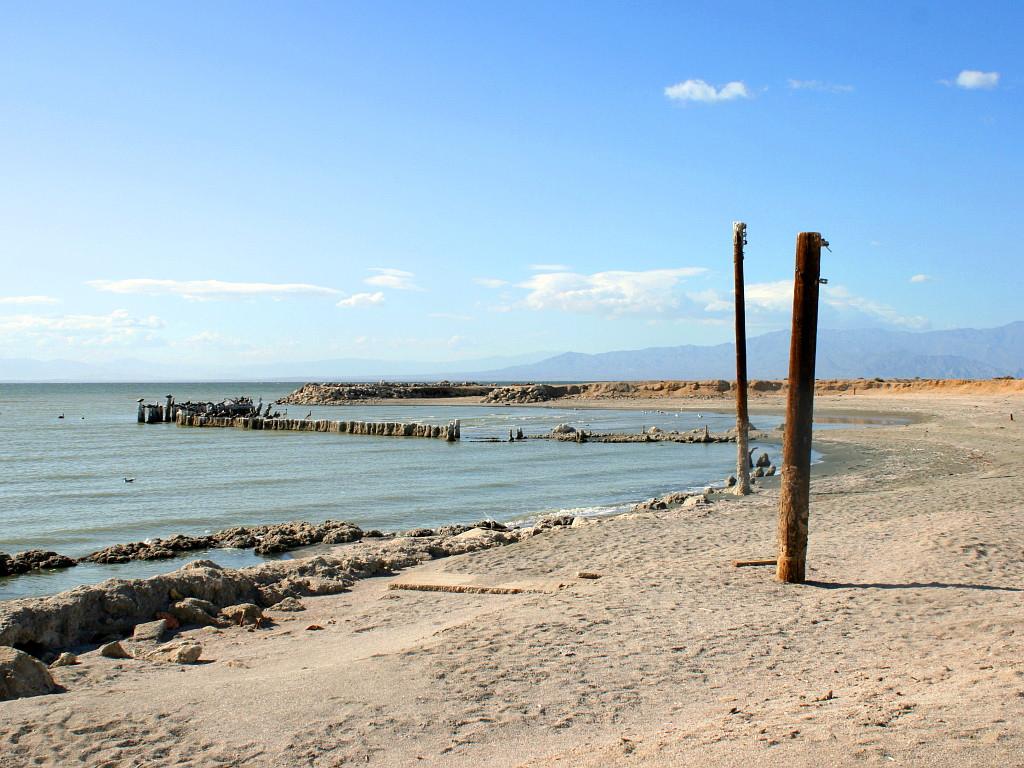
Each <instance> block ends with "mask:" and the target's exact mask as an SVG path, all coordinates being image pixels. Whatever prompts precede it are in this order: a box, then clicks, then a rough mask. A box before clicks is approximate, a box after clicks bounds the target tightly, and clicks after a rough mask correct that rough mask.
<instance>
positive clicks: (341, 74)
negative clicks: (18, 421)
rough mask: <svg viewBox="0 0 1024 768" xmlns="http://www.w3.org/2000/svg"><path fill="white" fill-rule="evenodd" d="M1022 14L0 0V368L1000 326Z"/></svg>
mask: <svg viewBox="0 0 1024 768" xmlns="http://www.w3.org/2000/svg"><path fill="white" fill-rule="evenodd" d="M1022 22H1024V5H1022V4H1020V3H976V4H964V3H960V2H957V3H897V4H893V3H881V2H877V3H876V2H859V3H843V4H840V3H821V4H810V3H808V4H802V3H786V4H781V3H779V4H772V3H720V2H717V3H712V2H708V3H685V4H684V3H643V4H633V3H628V4H627V3H599V2H586V3H574V2H560V3H539V2H524V3H504V4H499V3H480V2H476V3H468V2H467V3H444V2H438V3H397V2H385V3H288V4H285V3H277V4H269V3H267V4H252V3H237V4H233V3H227V2H225V3H216V4H189V3H179V4H174V5H173V6H172V5H164V6H157V5H156V4H137V3H133V4H127V3H126V4H118V3H93V4H86V3H66V4H62V3H46V2H42V3H19V4H15V3H3V4H0V167H2V169H3V171H2V174H0V175H2V178H3V182H2V184H0V265H2V267H3V274H4V279H3V283H2V285H0V358H5V357H6V358H12V357H32V358H37V359H49V358H70V359H78V360H111V359H118V358H125V357H133V358H142V359H149V360H153V361H161V362H165V363H167V362H171V363H173V362H176V361H186V360H187V361H220V362H253V361H257V362H258V361H262V360H312V359H319V358H333V357H364V358H383V359H391V360H401V359H416V360H459V359H470V358H476V357H483V356H492V355H517V354H521V353H530V352H535V351H538V350H550V351H564V350H569V349H572V350H577V351H585V352H596V351H605V350H610V349H623V348H639V347H646V346H655V345H674V344H683V343H717V342H720V341H725V340H728V339H729V338H730V336H731V332H732V331H731V317H732V315H731V312H732V306H731V293H730V288H731V279H732V278H731V270H732V261H731V228H732V221H733V220H736V219H741V220H744V221H746V222H747V223H748V226H749V241H750V243H749V246H748V254H747V261H746V270H747V281H748V285H749V288H748V300H749V301H750V310H749V312H750V318H749V319H750V328H749V332H750V333H751V334H756V333H759V332H763V331H768V330H775V329H778V328H785V327H788V322H789V320H788V310H789V304H788V302H789V301H790V299H789V291H790V287H789V282H788V281H789V279H790V277H791V274H792V270H793V246H794V242H795V237H796V234H797V233H798V232H799V231H801V230H816V231H821V232H822V233H823V234H824V236H825V237H826V238H828V240H829V241H830V242H831V244H832V253H826V254H825V258H824V260H823V270H822V272H823V275H825V276H826V277H828V278H829V281H830V282H829V286H828V288H827V289H825V292H824V293H823V301H824V302H825V303H824V306H823V311H822V325H823V326H829V327H868V326H885V327H892V328H903V329H939V328H951V327H961V326H973V327H986V326H995V325H1000V324H1003V323H1007V322H1010V321H1013V320H1018V319H1021V317H1022V315H1021V311H1020V309H1019V306H1020V295H1019V294H1020V292H1021V288H1022V287H1024V278H1022V277H1021V275H1022V268H1021V261H1022V260H1021V258H1020V250H1021V249H1020V245H1019V239H1018V238H1017V233H1016V231H1015V230H1016V226H1015V225H1016V222H1017V219H1018V218H1019V215H1020V209H1021V205H1020V202H1021V193H1020V180H1021V178H1024V173H1022V171H1024V167H1022V165H1024V145H1022V142H1021V141H1020V135H1021V133H1020V130H1021V129H1020V124H1021V117H1022V107H1021V72H1022V67H1021V63H1022V58H1024V55H1022V54H1021V52H1020V46H1019V40H1020V34H1021V31H1022V29H1024V23H1022Z"/></svg>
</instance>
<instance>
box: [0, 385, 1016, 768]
mask: <svg viewBox="0 0 1024 768" xmlns="http://www.w3.org/2000/svg"><path fill="white" fill-rule="evenodd" d="M552 405H555V406H556V407H565V406H566V405H567V404H566V403H553V404H552ZM580 405H582V404H580ZM605 405H611V406H614V407H616V408H621V407H624V406H625V407H635V408H641V409H645V408H646V409H651V410H669V409H671V408H678V407H686V408H688V409H698V410H700V409H703V410H713V409H715V408H716V404H715V403H714V402H712V401H706V400H702V401H700V402H699V403H694V402H693V401H683V402H678V403H677V402H673V401H672V400H671V399H659V400H657V401H656V402H655V401H637V402H632V403H628V404H627V402H625V401H623V400H621V399H616V400H614V401H613V402H608V403H605ZM572 407H577V404H575V403H574V404H573V405H572ZM717 407H718V408H722V407H729V403H728V401H721V402H719V403H718V405H717ZM763 407H770V408H778V407H781V400H776V401H775V402H772V403H762V402H761V401H759V402H758V403H756V404H754V405H753V407H752V420H753V421H754V422H755V423H756V414H757V413H758V411H759V409H760V408H763ZM817 407H818V413H820V414H822V415H828V414H830V413H845V414H852V415H858V414H862V415H870V414H878V413H884V414H896V415H902V416H905V417H907V418H910V419H912V423H910V424H907V425H903V426H882V427H872V428H870V429H857V430H838V431H824V432H821V433H820V434H819V436H818V440H817V442H816V447H817V448H818V449H819V450H821V451H823V452H824V454H825V457H826V461H825V463H824V464H822V465H819V466H818V467H816V468H815V471H814V473H813V476H814V480H813V483H812V498H811V501H812V507H811V540H810V551H809V565H810V571H809V578H811V579H812V580H813V581H812V582H811V583H808V584H805V585H800V586H794V585H781V584H778V583H777V582H775V581H774V580H773V578H772V576H773V574H772V572H771V569H768V568H742V569H736V568H733V567H732V566H731V561H732V560H733V559H736V558H759V557H772V556H773V555H774V550H775V543H774V542H775V512H776V507H777V502H778V498H777V490H776V483H777V481H774V480H773V481H769V482H766V483H764V484H763V485H761V486H759V487H758V489H757V493H756V494H755V495H753V496H752V497H748V498H745V499H738V498H732V497H727V498H720V499H718V500H716V501H715V503H714V504H712V505H710V506H708V507H704V508H697V509H683V510H670V511H656V512H645V513H639V514H629V515H622V516H619V517H616V518H607V519H601V520H597V521H594V522H591V523H588V524H586V525H583V526H582V527H576V528H570V529H559V530H553V531H550V532H547V533H544V534H542V535H540V536H536V537H534V538H531V539H528V540H526V541H523V542H521V543H518V544H515V545H512V546H509V547H503V548H499V549H494V550H488V551H486V552H480V553H475V554H471V555H466V556H459V557H454V558H449V559H445V560H439V561H435V562H431V563H428V564H426V565H424V566H421V567H419V568H416V569H412V570H409V571H405V572H403V573H402V574H400V575H399V576H398V577H397V578H399V579H408V578H419V579H423V580H430V579H431V578H434V579H438V578H448V579H452V578H469V579H472V580H473V582H474V583H480V584H499V583H507V582H512V581H517V580H518V581H522V580H534V581H536V582H543V583H546V584H549V583H551V582H555V583H556V584H557V583H562V584H564V585H565V586H563V587H562V588H561V589H556V590H554V591H541V592H527V593H521V594H503V595H497V594H467V593H443V592H442V593H439V592H418V591H415V592H414V591H396V590H390V589H388V587H389V583H390V582H391V581H393V578H392V577H389V578H378V579H371V580H367V581H363V582H359V583H357V584H356V585H355V586H354V587H353V588H352V590H351V591H350V592H348V593H345V594H342V595H334V596H325V597H317V598H305V599H304V600H303V602H304V603H305V604H306V606H307V608H308V610H306V611H305V612H302V613H294V614H276V615H274V617H275V619H276V620H277V624H276V626H274V627H272V628H269V629H261V630H257V631H254V632H249V631H246V630H245V629H242V628H231V629H224V630H217V629H203V630H192V631H190V632H188V633H187V634H189V635H194V636H195V637H197V638H198V639H200V641H201V642H202V643H203V646H204V653H203V656H204V658H205V659H208V660H209V661H208V662H207V663H205V664H198V665H194V666H172V665H163V664H157V663H153V662H147V661H137V660H112V659H106V658H101V657H99V656H98V655H96V654H86V655H84V656H83V657H82V662H83V663H82V664H81V665H79V666H75V667H65V668H61V669H58V670H55V671H54V675H55V677H56V678H57V679H58V681H59V682H61V683H62V684H63V685H65V686H66V687H67V689H68V691H67V692H66V693H64V694H60V695H56V696H45V697H39V698H34V699H22V700H18V701H13V702H0V766H2V767H3V768H8V766H27V765H62V766H63V765H85V766H136V765H145V766H163V765H168V766H170V765H175V766H221V765H224V766H226V765H239V766H241V765H250V766H251V765H258V766H263V765H266V766H340V765H367V764H369V765H382V766H385V765H386V766H412V765H416V766H423V765H436V766H466V767H469V766H474V767H475V766H530V767H531V768H540V767H541V766H544V767H548V766H551V767H554V766H580V767H586V768H591V767H592V768H597V767H598V766H602V767H604V766H618V765H623V766H630V765H643V766H680V765H702V766H706V765H712V766H719V765H720V766H733V765H739V764H747V765H755V766H756V765H782V764H785V765H792V766H821V765H829V764H832V765H874V764H878V765H892V764H896V765H934V766H962V765H977V766H988V765H992V766H996V765H1000V766H1004V765H1010V766H1013V765H1022V764H1024V758H1022V755H1024V725H1022V723H1024V619H1022V616H1024V614H1022V611H1021V606H1022V605H1024V527H1022V526H1021V525H1020V520H1021V519H1022V513H1024V492H1022V491H1024V487H1022V482H1021V480H1020V469H1021V465H1022V463H1024V423H1022V417H1024V396H1022V395H1019V394H1012V393H1011V394H988V395H984V394H983V395H944V396H934V395H917V394H913V395H898V396H883V395H870V396H865V397H863V398H861V397H850V396H837V397H825V398H819V400H818V403H817ZM1011 411H1013V412H1015V414H1016V416H1017V420H1016V421H1013V422H1011V421H1010V420H1009V413H1010V412H1011ZM580 571H588V572H593V573H596V574H600V576H601V578H599V579H579V578H577V576H578V573H579V572H580ZM311 624H317V625H320V626H322V627H323V628H324V629H323V630H322V631H307V630H306V629H305V627H307V626H309V625H311Z"/></svg>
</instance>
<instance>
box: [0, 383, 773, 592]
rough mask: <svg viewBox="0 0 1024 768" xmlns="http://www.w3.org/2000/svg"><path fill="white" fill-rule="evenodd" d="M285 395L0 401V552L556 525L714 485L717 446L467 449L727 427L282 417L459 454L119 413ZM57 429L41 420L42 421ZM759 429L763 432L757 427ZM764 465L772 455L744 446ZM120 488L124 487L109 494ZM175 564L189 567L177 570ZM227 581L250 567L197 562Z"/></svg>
mask: <svg viewBox="0 0 1024 768" xmlns="http://www.w3.org/2000/svg"><path fill="white" fill-rule="evenodd" d="M296 386H297V385H294V384H276V383H275V384H266V383H262V384H261V383H242V384H239V383H232V384H25V385H22V384H11V385H7V384H0V472H2V477H3V482H2V483H0V551H4V552H8V553H14V552H18V551H21V550H24V549H50V550H56V551H58V552H61V553H63V554H68V555H71V556H75V557H78V556H82V555H85V554H88V553H89V552H92V551H94V550H96V549H99V548H101V547H105V546H108V545H110V544H115V543H120V542H127V541H136V540H141V539H146V538H150V537H157V536H159V537H166V536H169V535H172V534H175V533H185V534H198V533H204V532H208V531H213V530H217V529H220V528H226V527H229V526H233V525H255V524H262V523H276V522H284V521H288V520H310V521H320V520H324V519H327V518H332V519H336V520H349V521H351V522H354V523H356V524H358V525H360V526H362V527H363V528H364V529H368V528H379V529H382V530H399V529H406V528H412V527H418V526H428V527H433V526H436V525H440V524H444V523H457V522H475V521H477V520H480V519H482V518H495V519H497V520H503V521H514V520H522V519H526V518H530V517H532V516H535V515H538V514H543V513H547V512H554V511H558V510H577V511H578V513H582V514H609V513H614V512H616V511H619V510H621V509H623V508H625V506H626V505H629V504H631V503H633V502H636V501H638V500H641V499H645V498H648V497H651V496H654V495H657V494H660V493H664V492H667V491H671V490H677V489H681V488H686V487H691V486H693V487H703V486H705V485H707V484H708V483H709V482H717V481H720V480H721V478H723V477H725V476H726V475H727V474H728V473H729V472H730V471H731V470H732V468H733V467H734V465H735V460H736V459H735V456H736V454H735V451H736V449H735V446H734V445H732V444H717V445H714V444H713V445H699V444H698V445H682V444H671V443H651V444H639V445H638V444H619V445H615V444H599V443H585V444H583V445H577V444H575V443H558V442H553V441H546V440H545V441H541V440H536V441H526V442H522V443H513V444H510V443H507V442H505V443H489V442H474V441H475V440H479V439H483V438H489V437H504V438H506V439H507V436H508V430H509V429H510V428H513V429H516V428H522V429H523V431H524V432H525V433H526V434H539V433H542V432H546V431H548V430H550V429H551V427H553V426H555V425H556V424H559V423H562V422H566V423H569V424H572V425H574V426H577V427H584V428H587V429H595V430H611V431H639V430H641V429H642V428H644V427H650V426H652V425H657V426H660V427H662V428H665V429H673V428H674V429H692V428H694V427H702V426H703V425H704V424H708V425H710V427H711V430H712V431H723V430H725V429H727V428H729V427H730V426H732V425H733V424H734V417H733V416H731V415H727V414H714V413H705V414H701V418H698V416H697V414H695V413H679V414H675V413H658V412H642V411H635V410H579V411H577V410H573V409H571V408H515V407H502V406H476V407H467V406H422V405H413V406H409V405H402V406H335V407H321V408H312V409H310V408H309V407H306V406H289V408H288V410H289V412H290V415H291V416H292V417H299V418H301V417H303V416H305V415H306V413H307V412H309V411H310V410H312V411H313V417H314V418H330V419H352V420H361V421H421V422H426V423H437V424H443V423H446V422H448V421H450V420H452V419H461V420H462V425H463V426H462V441H461V442H458V443H447V442H444V441H441V440H428V439H417V438H393V437H392V438H384V437H366V436H354V435H337V434H317V433H294V432H246V431H242V430H235V429H185V428H180V427H176V426H174V425H173V424H166V425H165V424H161V425H140V424H137V423H136V422H135V410H136V400H137V399H138V398H139V397H144V398H146V400H147V401H157V400H160V399H162V398H163V396H164V395H166V394H167V393H173V394H174V395H175V397H176V399H177V400H178V401H185V400H189V399H193V400H200V399H201V400H220V399H223V398H225V397H229V396H233V395H240V394H247V395H251V396H253V397H254V398H259V397H262V398H263V400H264V401H265V402H270V401H272V400H274V399H276V398H278V397H283V396H284V395H285V394H287V393H288V392H290V391H292V390H293V389H294V388H295V387H296ZM62 413H63V414H64V416H65V418H64V419H58V418H57V417H58V416H59V415H60V414H62ZM755 421H756V422H757V426H758V427H760V428H771V427H773V426H774V425H775V424H777V423H778V418H777V417H764V418H762V417H758V418H757V419H756V420H755ZM762 447H763V448H764V449H766V450H767V451H768V452H769V454H770V455H771V456H772V458H773V461H774V462H775V463H776V464H778V463H780V462H779V461H778V447H777V446H774V445H765V446H762ZM126 476H127V477H134V478H135V482H133V483H125V482H124V478H125V477H126ZM191 556H192V557H196V556H198V554H197V553H192V555H191ZM204 556H209V557H210V558H211V559H213V560H215V561H218V562H220V563H222V564H223V565H227V566H240V565H248V564H252V563H254V562H258V561H259V560H261V559H262V558H259V557H257V556H256V555H254V554H253V553H251V552H241V551H228V550H213V551H211V552H210V553H208V555H204ZM180 565H181V561H174V560H170V561H158V562H149V563H142V562H140V563H127V564H123V565H106V566H100V565H80V566H78V567H77V568H71V569H68V570H66V571H59V572H54V573H39V574H30V575H25V576H19V577H14V578H6V579H0V599H9V598H12V597H21V596H26V595H32V594H47V593H52V592H57V591H60V590H63V589H67V588H70V587H71V586H75V585H77V584H81V583H90V582H95V581H99V580H102V579H104V578H110V577H115V576H116V577H121V578H134V577H138V576H144V575H151V574H153V573H159V572H163V571H168V570H172V569H174V568H176V567H178V566H180Z"/></svg>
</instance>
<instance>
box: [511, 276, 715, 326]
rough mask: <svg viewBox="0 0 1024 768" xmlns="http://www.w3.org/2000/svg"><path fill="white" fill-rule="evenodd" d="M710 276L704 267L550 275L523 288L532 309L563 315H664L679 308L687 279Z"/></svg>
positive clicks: (538, 278) (535, 279)
mask: <svg viewBox="0 0 1024 768" xmlns="http://www.w3.org/2000/svg"><path fill="white" fill-rule="evenodd" d="M705 272H707V270H706V269H704V268H702V267H682V268H679V269H651V270H647V271H644V272H625V271H613V272H597V273H595V274H592V275H580V274H576V273H573V272H549V273H543V274H539V275H534V276H533V277H531V278H530V279H529V280H527V281H526V282H524V283H520V284H519V287H520V288H526V289H527V290H528V291H529V293H528V294H527V295H526V298H525V305H526V306H527V307H528V308H530V309H537V310H543V309H558V310H562V311H564V312H609V313H612V314H622V313H627V312H664V311H666V310H668V309H672V308H674V307H676V306H678V304H679V296H678V295H677V292H676V290H675V289H676V286H677V285H678V284H679V283H681V282H682V281H683V280H685V279H686V278H688V277H694V276H696V275H701V274H704V273H705Z"/></svg>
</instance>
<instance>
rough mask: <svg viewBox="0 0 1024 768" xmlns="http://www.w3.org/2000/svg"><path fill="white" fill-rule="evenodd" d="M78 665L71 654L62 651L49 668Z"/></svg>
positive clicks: (76, 659)
mask: <svg viewBox="0 0 1024 768" xmlns="http://www.w3.org/2000/svg"><path fill="white" fill-rule="evenodd" d="M77 663H78V657H77V656H75V654H73V653H69V652H68V651H64V653H62V654H61V655H60V656H58V657H57V658H56V659H54V660H53V661H52V662H50V668H51V669H53V668H54V667H71V666H74V665H75V664H77Z"/></svg>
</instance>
